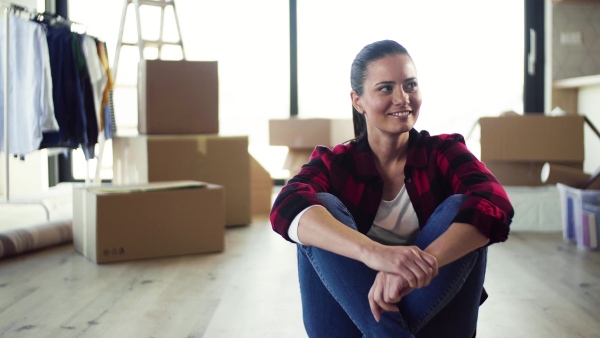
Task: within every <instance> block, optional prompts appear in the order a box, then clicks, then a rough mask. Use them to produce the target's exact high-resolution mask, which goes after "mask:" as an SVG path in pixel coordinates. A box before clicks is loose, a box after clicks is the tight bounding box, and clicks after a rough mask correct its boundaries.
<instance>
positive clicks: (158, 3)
mask: <svg viewBox="0 0 600 338" xmlns="http://www.w3.org/2000/svg"><path fill="white" fill-rule="evenodd" d="M131 4H133V5H134V9H135V20H136V26H137V42H135V43H131V42H123V31H124V29H125V18H126V16H127V9H128V8H129V5H131ZM140 6H151V7H160V30H159V36H158V40H144V39H143V38H142V21H141V17H140ZM167 7H171V8H172V9H173V14H174V16H175V25H176V26H177V35H178V41H176V42H169V41H164V40H163V32H164V23H165V10H166V8H167ZM165 45H171V46H179V47H180V48H181V54H182V55H183V59H184V60H185V59H186V57H185V49H184V48H183V41H182V39H181V28H180V26H179V19H178V17H177V10H176V9H175V0H124V2H123V12H122V13H121V25H120V26H119V39H118V41H117V48H116V53H115V59H114V60H115V61H114V62H113V69H112V73H113V77H114V79H115V81H116V78H117V71H118V67H119V56H120V54H121V47H123V46H137V47H138V50H139V53H140V60H142V59H144V50H145V49H146V47H154V48H157V49H158V58H159V59H160V58H161V53H162V47H163V46H165Z"/></svg>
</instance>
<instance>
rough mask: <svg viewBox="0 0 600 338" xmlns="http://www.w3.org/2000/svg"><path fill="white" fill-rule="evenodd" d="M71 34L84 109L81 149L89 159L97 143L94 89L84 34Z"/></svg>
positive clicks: (92, 156) (92, 155)
mask: <svg viewBox="0 0 600 338" xmlns="http://www.w3.org/2000/svg"><path fill="white" fill-rule="evenodd" d="M71 34H72V40H71V41H72V43H73V53H74V54H75V61H76V62H77V70H78V72H79V84H80V86H81V91H82V93H83V107H84V110H85V133H86V135H85V136H86V137H85V140H86V143H82V144H81V149H82V150H83V154H84V155H85V159H86V160H89V159H92V158H94V157H95V155H94V148H95V146H96V143H98V119H97V118H96V109H95V103H94V91H93V88H92V83H91V81H90V74H89V72H88V66H87V59H86V58H85V54H84V52H83V39H84V36H83V35H81V34H77V33H71Z"/></svg>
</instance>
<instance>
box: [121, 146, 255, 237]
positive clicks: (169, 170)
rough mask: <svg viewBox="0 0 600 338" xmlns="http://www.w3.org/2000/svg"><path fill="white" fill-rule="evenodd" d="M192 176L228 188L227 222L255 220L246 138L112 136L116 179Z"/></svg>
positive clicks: (136, 180) (134, 181) (124, 181)
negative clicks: (252, 210)
mask: <svg viewBox="0 0 600 338" xmlns="http://www.w3.org/2000/svg"><path fill="white" fill-rule="evenodd" d="M180 180H193V181H202V182H211V183H214V184H219V185H222V186H223V187H224V188H225V212H226V218H225V224H226V225H243V224H249V223H251V222H252V213H251V208H252V207H251V200H250V155H249V154H248V137H247V136H219V135H214V134H213V135H170V136H166V135H138V136H130V137H114V138H113V183H114V184H137V183H148V182H163V181H180Z"/></svg>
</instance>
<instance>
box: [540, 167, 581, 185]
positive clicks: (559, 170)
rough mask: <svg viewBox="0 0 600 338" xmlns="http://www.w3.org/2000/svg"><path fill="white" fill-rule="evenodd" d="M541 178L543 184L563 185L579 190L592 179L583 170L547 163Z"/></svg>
mask: <svg viewBox="0 0 600 338" xmlns="http://www.w3.org/2000/svg"><path fill="white" fill-rule="evenodd" d="M540 178H541V180H542V183H545V184H556V183H562V184H564V185H568V186H570V187H574V188H579V187H581V186H582V185H583V184H585V183H586V182H587V181H588V180H589V179H590V175H588V174H586V173H584V172H583V171H582V170H581V169H576V168H571V167H565V166H562V165H558V164H554V163H549V162H546V163H544V166H543V167H542V173H541V177H540Z"/></svg>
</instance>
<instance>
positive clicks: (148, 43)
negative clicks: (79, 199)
mask: <svg viewBox="0 0 600 338" xmlns="http://www.w3.org/2000/svg"><path fill="white" fill-rule="evenodd" d="M130 4H133V5H134V6H135V20H136V26H137V42H135V43H131V42H123V31H124V30H125V18H126V16H127V9H128V8H129V5H130ZM140 6H152V7H160V31H159V35H158V40H144V39H143V38H142V21H141V18H140ZM169 6H171V7H172V9H173V15H174V17H175V25H176V26H177V35H178V41H175V42H169V41H164V40H163V32H164V23H165V9H166V8H167V7H169ZM165 45H171V46H179V47H180V48H181V55H182V56H183V59H184V60H185V59H186V57H185V49H184V48H183V41H182V39H181V28H180V26H179V18H178V17H177V10H176V9H175V0H124V1H123V12H122V13H121V25H120V26H119V39H118V41H117V48H116V51H115V59H114V60H115V61H114V62H113V67H112V76H113V79H114V81H115V82H116V81H117V71H118V69H119V68H118V67H119V57H120V55H121V47H123V46H137V47H138V50H139V53H140V60H143V59H144V50H145V48H146V47H154V48H157V49H158V58H159V59H160V58H161V55H162V47H163V46H165ZM103 135H104V134H103V133H100V137H99V139H98V144H99V147H100V148H99V151H98V162H97V165H96V174H95V175H94V182H95V183H96V184H99V183H100V182H101V178H100V170H101V166H102V158H103V157H104V145H105V142H106V140H105V139H104V136H103Z"/></svg>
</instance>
